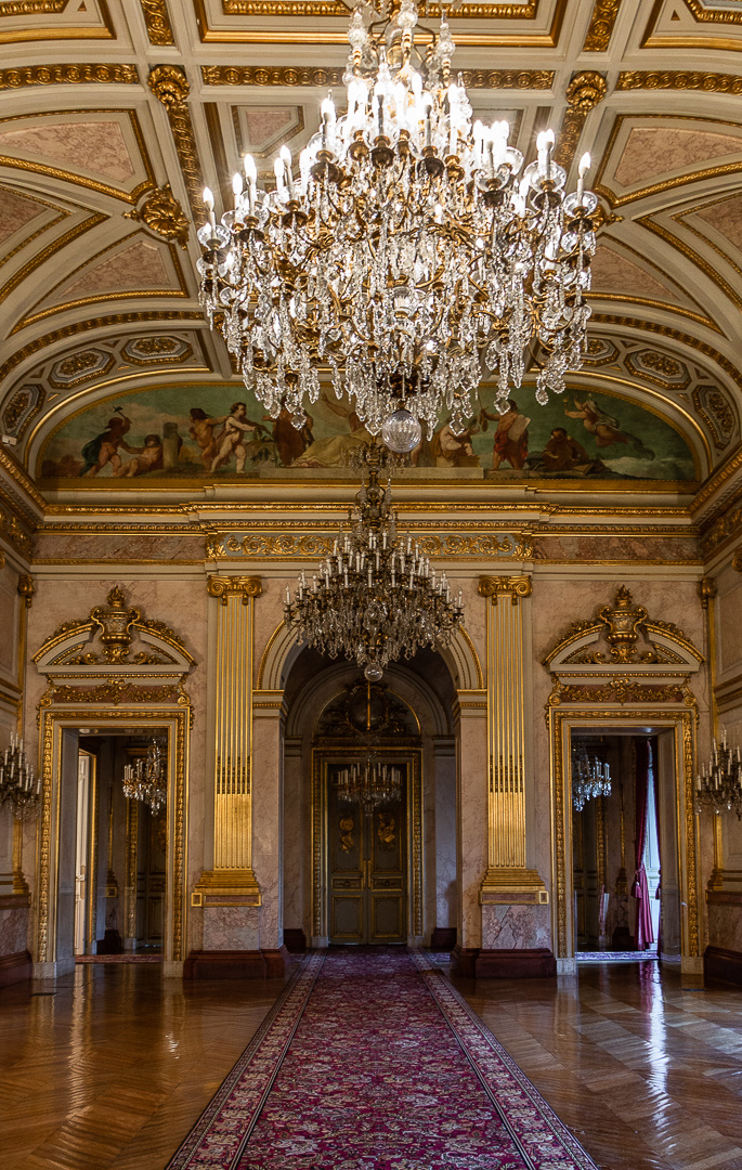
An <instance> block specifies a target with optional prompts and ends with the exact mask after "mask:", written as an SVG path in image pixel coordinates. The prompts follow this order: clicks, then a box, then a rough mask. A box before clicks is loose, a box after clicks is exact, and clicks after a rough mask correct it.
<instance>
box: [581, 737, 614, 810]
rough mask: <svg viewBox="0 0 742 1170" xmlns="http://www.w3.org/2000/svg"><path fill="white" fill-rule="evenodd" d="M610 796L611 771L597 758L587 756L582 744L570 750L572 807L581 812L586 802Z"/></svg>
mask: <svg viewBox="0 0 742 1170" xmlns="http://www.w3.org/2000/svg"><path fill="white" fill-rule="evenodd" d="M610 795H611V770H610V767H609V765H608V764H607V763H604V762H603V761H602V760H600V759H598V757H597V756H589V755H588V753H587V748H586V747H585V744H584V743H581V744H579V745H578V746H577V747H575V748H573V750H572V807H573V808H574V810H575V812H582V810H583V808H584V807H585V805H586V804H587V802H588V800H594V799H595V798H596V797H597V796H610Z"/></svg>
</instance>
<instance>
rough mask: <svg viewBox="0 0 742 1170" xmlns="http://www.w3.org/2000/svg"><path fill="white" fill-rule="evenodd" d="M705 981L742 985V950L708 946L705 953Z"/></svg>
mask: <svg viewBox="0 0 742 1170" xmlns="http://www.w3.org/2000/svg"><path fill="white" fill-rule="evenodd" d="M703 982H704V983H734V984H736V985H737V986H738V987H742V952H740V951H728V950H725V949H724V947H706V950H705V951H704V953H703Z"/></svg>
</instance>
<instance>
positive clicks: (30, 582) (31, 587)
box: [17, 573, 36, 609]
mask: <svg viewBox="0 0 742 1170" xmlns="http://www.w3.org/2000/svg"><path fill="white" fill-rule="evenodd" d="M17 588H18V593H19V594H20V596H21V597H22V598H23V600H24V603H25V606H26V609H30V608H31V605H32V602H33V595H34V593H35V592H36V585H35V584H34V579H33V577H32V576H31V575H30V574H29V573H21V574H20V576H19V578H18V586H17Z"/></svg>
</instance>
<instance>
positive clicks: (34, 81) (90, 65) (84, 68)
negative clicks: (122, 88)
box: [0, 13, 139, 89]
mask: <svg viewBox="0 0 742 1170" xmlns="http://www.w3.org/2000/svg"><path fill="white" fill-rule="evenodd" d="M0 15H2V14H1V13H0ZM138 84H139V70H138V69H137V67H136V65H130V64H126V63H122V62H111V63H108V62H93V61H79V62H76V63H67V64H62V63H61V62H59V63H57V62H51V63H50V64H48V65H16V66H13V67H12V68H10V69H0V89H24V88H25V87H26V86H29V85H138Z"/></svg>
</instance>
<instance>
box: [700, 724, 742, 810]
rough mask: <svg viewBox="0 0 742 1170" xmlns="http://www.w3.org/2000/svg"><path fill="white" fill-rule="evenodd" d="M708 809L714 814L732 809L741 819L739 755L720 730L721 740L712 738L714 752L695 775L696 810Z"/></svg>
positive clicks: (740, 757) (724, 733)
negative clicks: (718, 741)
mask: <svg viewBox="0 0 742 1170" xmlns="http://www.w3.org/2000/svg"><path fill="white" fill-rule="evenodd" d="M704 808H707V809H711V811H712V812H714V813H716V814H717V815H718V814H720V813H722V812H735V813H736V814H737V816H738V817H739V818H742V756H741V755H740V748H739V744H737V747H736V749H735V748H733V747H730V746H729V745H728V744H727V733H726V731H724V730H723V729H722V732H721V742H720V743H718V744H717V742H716V739H714V746H713V751H712V753H711V758H710V760H709V762H708V765H707V764H703V765H702V767H701V771H700V772H699V774H698V775H697V776H696V809H697V811H698V812H701V810H702V809H704Z"/></svg>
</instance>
